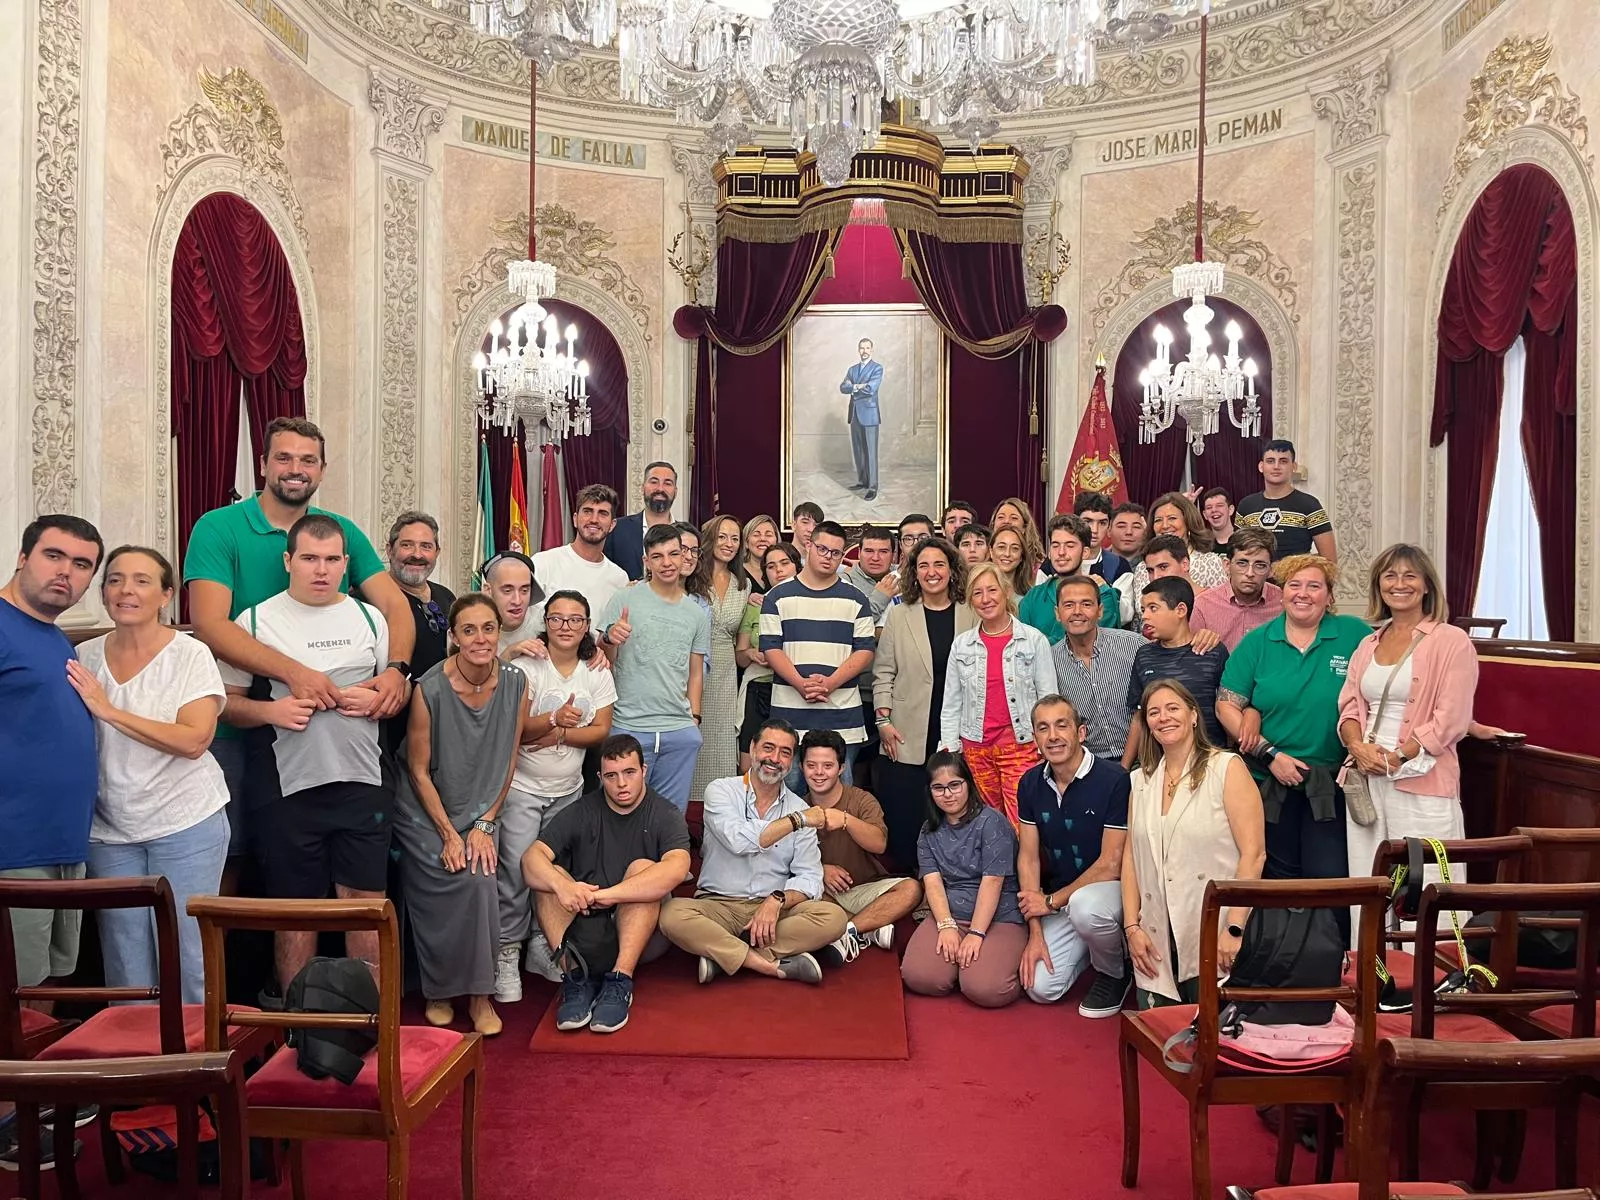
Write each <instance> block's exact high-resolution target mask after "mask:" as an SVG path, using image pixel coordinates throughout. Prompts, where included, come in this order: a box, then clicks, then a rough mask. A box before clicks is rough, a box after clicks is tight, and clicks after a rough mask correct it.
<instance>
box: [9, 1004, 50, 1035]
mask: <svg viewBox="0 0 1600 1200" xmlns="http://www.w3.org/2000/svg"><path fill="white" fill-rule="evenodd" d="M17 1015H18V1016H20V1017H21V1018H22V1036H23V1037H27V1036H28V1035H29V1034H30V1033H38V1032H40V1031H41V1030H45V1029H49V1028H50V1027H51V1026H52V1025H54V1024H55V1023H56V1019H55V1018H54V1017H52V1016H51V1015H50V1014H49V1013H47V1012H40V1011H39V1010H38V1009H37V1008H19V1009H18V1010H17Z"/></svg>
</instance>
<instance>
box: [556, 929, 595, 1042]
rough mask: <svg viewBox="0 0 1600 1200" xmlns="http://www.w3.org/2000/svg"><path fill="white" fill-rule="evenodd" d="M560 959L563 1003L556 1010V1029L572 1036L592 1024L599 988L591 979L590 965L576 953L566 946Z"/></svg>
mask: <svg viewBox="0 0 1600 1200" xmlns="http://www.w3.org/2000/svg"><path fill="white" fill-rule="evenodd" d="M560 958H561V1003H560V1005H559V1006H558V1007H557V1008H556V1028H557V1029H560V1030H562V1031H564V1032H571V1031H572V1030H574V1029H582V1028H583V1027H584V1026H585V1025H587V1024H588V1023H589V1017H590V1014H591V1013H592V1011H593V1009H594V1002H595V997H597V996H598V995H599V994H600V985H599V984H597V983H595V982H594V981H593V980H592V979H590V978H589V964H588V963H586V962H584V961H583V955H581V954H579V953H578V952H577V950H575V949H569V948H568V947H566V946H563V947H562V948H561V951H560Z"/></svg>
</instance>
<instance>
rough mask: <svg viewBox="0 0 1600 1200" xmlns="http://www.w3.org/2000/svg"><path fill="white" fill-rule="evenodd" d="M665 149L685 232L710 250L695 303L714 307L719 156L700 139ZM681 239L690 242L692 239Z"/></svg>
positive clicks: (671, 141) (690, 419)
mask: <svg viewBox="0 0 1600 1200" xmlns="http://www.w3.org/2000/svg"><path fill="white" fill-rule="evenodd" d="M667 148H668V150H669V151H670V153H671V158H672V169H673V170H674V171H676V172H677V173H678V175H679V177H680V178H681V179H682V180H683V191H684V198H685V199H684V209H685V212H684V216H685V221H686V225H687V229H686V230H685V232H686V233H688V234H690V235H693V234H699V235H700V236H701V237H703V238H705V240H706V245H708V246H710V247H712V248H713V252H712V255H711V261H710V263H709V264H708V265H707V267H706V269H705V272H704V273H703V274H702V275H701V276H700V279H699V303H701V304H703V305H706V306H708V307H714V306H715V305H716V302H717V256H716V253H715V247H716V245H717V183H716V180H715V179H713V178H712V176H711V170H712V167H714V166H715V165H716V163H717V160H718V159H719V158H720V157H721V154H720V152H719V151H718V150H716V149H715V148H714V147H712V146H711V144H710V143H709V142H708V141H707V139H706V138H704V137H695V138H685V137H672V138H669V139H668V141H667ZM685 240H689V241H692V240H693V237H692V236H691V237H689V238H686V239H685ZM689 405H690V411H689V416H688V420H687V423H688V425H689V428H691V429H692V428H694V423H693V418H694V411H693V410H694V397H693V395H692V393H691V395H690V399H689Z"/></svg>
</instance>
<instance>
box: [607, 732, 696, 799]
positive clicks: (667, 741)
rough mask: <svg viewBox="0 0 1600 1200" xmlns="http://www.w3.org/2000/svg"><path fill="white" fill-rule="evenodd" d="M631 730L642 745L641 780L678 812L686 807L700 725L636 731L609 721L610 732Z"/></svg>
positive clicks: (692, 779)
mask: <svg viewBox="0 0 1600 1200" xmlns="http://www.w3.org/2000/svg"><path fill="white" fill-rule="evenodd" d="M619 733H626V734H631V735H632V736H634V737H636V738H638V739H639V745H640V746H642V747H643V748H644V769H645V782H646V783H647V784H648V785H649V786H650V787H653V788H655V790H656V791H658V792H660V793H661V794H662V795H663V796H665V797H666V798H667V799H668V800H670V801H671V802H672V806H673V807H674V808H676V809H677V810H678V811H679V812H684V811H686V810H687V809H688V807H689V799H690V797H689V790H690V785H691V784H692V783H693V782H694V763H695V759H697V758H699V757H700V744H701V742H702V741H703V740H704V739H703V738H701V736H700V726H698V725H690V726H687V727H686V728H683V729H669V730H667V731H666V732H665V733H639V732H638V731H637V730H633V729H619V728H618V727H617V726H615V725H613V726H612V727H611V736H612V737H615V736H616V735H617V734H619Z"/></svg>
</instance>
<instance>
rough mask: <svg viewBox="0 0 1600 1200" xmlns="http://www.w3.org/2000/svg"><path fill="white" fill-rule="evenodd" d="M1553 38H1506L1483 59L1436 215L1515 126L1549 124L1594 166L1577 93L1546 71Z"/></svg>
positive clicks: (1470, 91) (1469, 90) (1470, 90)
mask: <svg viewBox="0 0 1600 1200" xmlns="http://www.w3.org/2000/svg"><path fill="white" fill-rule="evenodd" d="M1550 52H1551V50H1550V38H1549V37H1548V36H1545V37H1539V38H1525V37H1517V36H1515V35H1513V36H1511V37H1508V38H1506V39H1505V40H1504V41H1502V42H1501V43H1500V44H1499V45H1498V46H1496V47H1495V48H1494V49H1493V50H1492V51H1490V52H1489V57H1488V58H1486V59H1485V60H1484V63H1483V70H1481V71H1479V72H1478V74H1476V75H1474V76H1473V77H1472V82H1471V83H1470V84H1468V85H1467V103H1466V108H1465V110H1464V111H1463V112H1462V114H1461V121H1462V125H1463V129H1462V131H1461V137H1460V140H1459V141H1457V142H1456V149H1455V155H1454V157H1453V158H1452V160H1451V164H1450V178H1449V179H1448V180H1447V181H1446V183H1445V186H1444V194H1443V198H1442V199H1441V200H1440V202H1439V211H1438V214H1437V219H1438V220H1443V218H1444V214H1445V210H1446V209H1448V208H1449V207H1450V202H1451V201H1452V200H1454V199H1455V197H1456V193H1457V192H1458V191H1460V190H1461V183H1462V178H1463V177H1464V176H1465V175H1466V173H1467V171H1468V169H1469V168H1471V166H1472V164H1473V163H1474V162H1475V161H1476V160H1477V159H1478V158H1479V157H1480V156H1481V155H1483V154H1484V153H1485V152H1486V151H1488V150H1490V149H1492V148H1494V147H1495V146H1497V145H1500V144H1502V143H1503V142H1504V141H1505V139H1506V137H1507V135H1508V134H1509V133H1510V132H1511V131H1512V130H1514V129H1519V128H1521V127H1522V126H1525V125H1545V126H1549V127H1550V128H1552V129H1555V130H1558V131H1560V133H1561V134H1562V135H1563V136H1564V137H1565V138H1566V139H1567V141H1568V142H1570V143H1571V145H1572V147H1573V149H1574V150H1576V151H1577V152H1578V154H1579V156H1580V157H1581V158H1583V161H1584V163H1585V164H1586V165H1587V166H1588V168H1589V169H1590V170H1591V171H1592V170H1593V169H1594V156H1593V155H1585V154H1584V153H1583V152H1584V150H1585V149H1586V148H1587V147H1588V145H1589V122H1588V119H1587V118H1586V117H1584V115H1583V106H1582V103H1581V102H1580V101H1579V99H1578V96H1577V94H1576V93H1575V92H1573V91H1572V90H1571V89H1570V88H1568V87H1567V86H1566V85H1565V84H1563V83H1562V82H1561V79H1560V78H1559V77H1558V76H1557V75H1556V74H1555V73H1554V72H1553V71H1550V70H1548V69H1547V68H1548V66H1549V63H1550Z"/></svg>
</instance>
